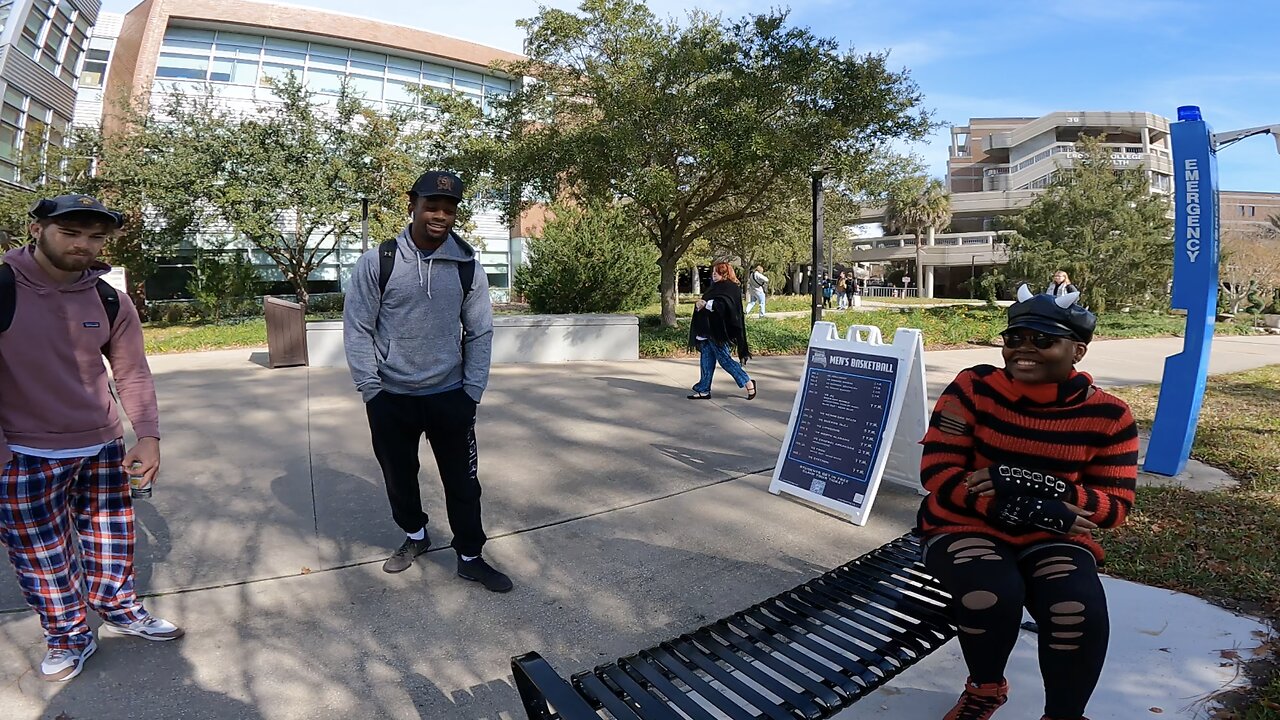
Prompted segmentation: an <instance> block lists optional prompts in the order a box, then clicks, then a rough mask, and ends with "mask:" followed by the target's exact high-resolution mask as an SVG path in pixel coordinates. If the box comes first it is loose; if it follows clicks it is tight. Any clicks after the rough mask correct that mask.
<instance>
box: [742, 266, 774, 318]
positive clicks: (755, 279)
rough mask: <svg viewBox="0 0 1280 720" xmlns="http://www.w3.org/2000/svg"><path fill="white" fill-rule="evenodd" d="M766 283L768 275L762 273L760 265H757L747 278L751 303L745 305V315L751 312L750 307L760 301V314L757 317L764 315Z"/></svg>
mask: <svg viewBox="0 0 1280 720" xmlns="http://www.w3.org/2000/svg"><path fill="white" fill-rule="evenodd" d="M768 285H769V276H768V275H765V274H764V268H763V267H762V266H760V265H757V266H756V267H755V269H754V270H752V271H751V277H749V278H748V279H747V287H748V288H749V289H750V290H751V303H750V304H748V305H747V312H746V314H747V315H750V314H751V309H752V308H754V307H755V306H756V303H760V315H759V316H758V317H764V301H765V288H766V287H768Z"/></svg>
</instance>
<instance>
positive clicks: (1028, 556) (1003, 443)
mask: <svg viewBox="0 0 1280 720" xmlns="http://www.w3.org/2000/svg"><path fill="white" fill-rule="evenodd" d="M1078 298H1079V293H1070V294H1068V295H1064V296H1061V297H1056V298H1055V297H1054V296H1052V295H1047V294H1045V295H1034V296H1033V295H1032V294H1031V291H1030V290H1028V289H1027V287H1026V286H1025V285H1023V286H1022V287H1021V288H1019V290H1018V302H1017V303H1016V304H1014V305H1013V306H1011V307H1010V308H1009V327H1008V329H1007V330H1005V331H1004V332H1003V333H1002V336H1003V338H1004V348H1003V354H1004V368H1003V369H1001V368H996V367H993V366H991V365H979V366H977V367H972V368H969V369H968V370H965V371H963V372H961V373H960V374H959V375H958V376H956V379H955V380H954V381H953V382H952V383H951V384H950V385H949V386H948V387H947V389H946V390H945V391H944V392H943V394H942V396H941V397H940V398H939V399H938V404H937V406H936V407H935V408H934V411H933V415H932V417H931V418H930V420H929V431H928V433H927V434H926V435H925V438H924V459H923V462H922V463H921V468H920V476H921V482H922V483H923V485H924V487H925V489H926V490H928V491H929V495H928V497H926V498H925V499H924V501H923V502H922V503H921V507H920V514H919V519H918V526H917V531H918V532H919V533H920V534H922V535H924V536H925V548H926V550H925V565H926V566H927V567H928V569H929V571H930V572H931V573H932V574H933V575H934V576H935V577H936V578H938V580H939V581H940V582H941V583H942V585H943V587H945V588H946V589H947V591H948V592H949V593H950V594H951V596H952V597H953V598H954V612H955V622H956V624H957V625H958V626H959V628H960V636H959V639H960V648H961V651H962V652H963V653H964V659H965V664H966V665H967V666H968V670H969V678H968V681H967V682H966V683H965V688H964V693H963V694H962V695H961V696H960V700H959V701H958V702H957V703H956V705H955V707H954V708H952V709H951V711H950V712H948V713H947V714H946V716H945V718H944V720H986V719H987V718H990V717H991V715H992V714H993V713H994V712H995V711H996V709H997V708H999V707H1000V706H1001V705H1003V704H1004V702H1005V700H1006V699H1007V698H1008V692H1009V685H1008V683H1007V682H1006V681H1005V677H1004V669H1005V665H1006V663H1007V662H1008V659H1009V654H1010V653H1011V652H1012V651H1013V647H1014V644H1015V643H1016V641H1017V639H1018V631H1019V626H1020V624H1021V622H1022V608H1023V607H1024V606H1025V607H1026V608H1027V610H1028V611H1030V613H1031V616H1032V617H1033V618H1035V620H1036V622H1037V624H1038V625H1039V628H1040V636H1039V643H1040V647H1039V653H1040V672H1041V674H1042V675H1043V678H1044V692H1045V709H1044V718H1045V719H1046V720H1080V719H1081V718H1083V717H1084V710H1085V705H1086V704H1088V702H1089V697H1090V695H1092V694H1093V690H1094V687H1095V686H1096V685H1097V683H1098V677H1099V676H1100V675H1101V673H1102V664H1103V660H1104V659H1105V657H1106V654H1107V639H1108V636H1109V634H1110V628H1109V625H1108V620H1107V600H1106V596H1105V595H1104V593H1103V589H1102V583H1101V581H1100V580H1099V579H1098V563H1099V562H1101V561H1102V557H1103V552H1102V548H1101V546H1099V545H1098V543H1097V541H1096V540H1094V538H1093V532H1094V531H1095V530H1097V529H1102V528H1112V527H1116V526H1117V525H1119V524H1121V523H1122V522H1124V520H1125V516H1126V515H1127V514H1128V512H1129V509H1130V507H1131V506H1132V505H1133V498H1134V486H1135V481H1136V478H1137V460H1138V431H1137V427H1136V426H1135V425H1134V421H1133V415H1132V414H1131V413H1130V411H1129V406H1128V405H1126V404H1125V402H1124V401H1123V400H1120V399H1119V398H1116V397H1114V396H1112V395H1109V394H1107V393H1106V392H1103V391H1102V390H1099V389H1098V388H1096V387H1094V385H1093V378H1091V377H1089V375H1087V374H1085V373H1081V372H1077V371H1076V369H1075V365H1076V363H1078V362H1080V360H1082V359H1083V358H1084V356H1085V352H1086V351H1087V350H1088V345H1089V341H1090V340H1092V339H1093V331H1094V327H1095V326H1096V325H1097V317H1096V316H1095V315H1094V314H1093V313H1091V312H1089V311H1088V310H1086V309H1085V308H1083V307H1081V306H1080V305H1078V304H1076V300H1077V299H1078Z"/></svg>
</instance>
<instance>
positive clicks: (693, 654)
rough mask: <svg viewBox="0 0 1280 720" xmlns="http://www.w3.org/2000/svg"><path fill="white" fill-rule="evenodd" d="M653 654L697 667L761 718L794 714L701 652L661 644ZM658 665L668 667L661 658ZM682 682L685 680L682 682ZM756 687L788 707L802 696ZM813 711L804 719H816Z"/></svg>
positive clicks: (777, 719)
mask: <svg viewBox="0 0 1280 720" xmlns="http://www.w3.org/2000/svg"><path fill="white" fill-rule="evenodd" d="M695 650H696V649H695ZM654 654H655V655H656V656H658V657H659V659H663V658H664V656H668V655H669V656H671V657H672V660H674V661H684V662H688V663H692V664H694V665H697V666H698V668H699V669H700V670H702V671H703V672H704V673H706V674H707V675H708V676H709V677H711V678H713V679H715V680H716V681H717V682H719V683H720V684H721V685H724V686H725V687H727V688H729V690H731V691H732V692H733V693H734V694H736V695H737V696H738V697H740V698H742V699H743V700H745V701H746V702H748V703H750V704H751V705H752V706H753V707H756V708H759V709H760V711H761V712H763V713H764V714H765V716H766V717H768V718H769V720H794V715H792V713H790V712H788V711H787V710H786V708H785V707H784V706H782V705H778V704H777V703H775V702H773V701H771V700H769V699H768V698H766V697H765V696H764V695H761V694H760V693H759V691H757V690H755V689H754V688H751V687H750V686H748V685H747V684H746V683H744V682H742V681H741V680H739V679H738V678H736V677H734V676H733V675H732V674H731V673H729V672H728V671H726V670H725V669H724V668H723V667H720V665H719V664H717V663H716V662H715V661H714V660H713V659H711V658H710V657H708V656H707V655H706V654H705V653H703V652H700V651H685V652H681V651H680V650H679V649H678V648H677V647H675V646H672V645H669V644H666V643H664V644H663V648H662V649H660V650H655V651H654ZM662 664H663V665H664V666H667V667H670V665H668V663H667V662H666V660H665V659H663V662H662ZM744 665H746V666H747V667H750V664H748V663H744ZM754 669H755V668H752V670H754ZM744 674H745V673H744ZM686 682H688V681H687V680H686ZM775 683H776V681H775ZM757 684H758V685H760V686H761V687H764V688H765V690H768V691H769V692H772V693H773V694H774V695H776V696H777V697H779V698H781V699H782V701H783V702H784V703H789V704H790V705H791V706H792V707H795V706H796V705H795V701H796V700H801V699H802V696H800V695H798V694H796V693H794V692H788V693H786V694H779V693H777V692H774V691H773V689H772V688H769V687H767V686H765V685H763V684H761V683H757ZM779 686H780V685H779ZM703 697H707V698H708V699H711V698H710V697H708V696H706V695H704V696H703ZM808 705H810V706H813V704H812V703H808ZM716 706H717V707H719V703H717V705H716ZM816 712H817V707H816V706H813V707H812V710H811V711H810V712H805V713H803V714H804V716H805V717H806V718H815V719H816V718H818V717H820V715H817V714H815V713H816Z"/></svg>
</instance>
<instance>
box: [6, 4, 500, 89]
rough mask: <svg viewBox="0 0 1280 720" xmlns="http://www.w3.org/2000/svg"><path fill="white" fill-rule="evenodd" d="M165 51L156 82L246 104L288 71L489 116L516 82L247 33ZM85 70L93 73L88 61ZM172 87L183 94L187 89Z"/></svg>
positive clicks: (185, 40) (174, 43)
mask: <svg viewBox="0 0 1280 720" xmlns="http://www.w3.org/2000/svg"><path fill="white" fill-rule="evenodd" d="M0 2H3V0H0ZM161 50H162V52H161V54H160V60H159V62H158V63H157V67H156V80H157V81H163V80H169V81H197V82H199V81H208V82H211V83H215V84H220V85H222V84H225V85H231V86H235V87H229V88H225V89H224V90H223V91H222V92H223V94H224V96H225V97H231V96H233V95H234V96H235V97H240V98H243V99H248V100H253V99H255V98H256V99H259V100H262V99H265V96H264V95H261V94H257V95H255V94H254V92H253V91H252V90H251V89H252V88H255V87H267V86H269V85H270V84H271V81H273V80H280V79H282V78H284V77H285V75H286V74H287V73H289V72H290V71H292V72H296V73H297V75H298V77H300V78H304V79H305V82H306V84H307V86H308V87H309V88H310V89H311V90H312V91H313V92H316V93H320V94H323V95H330V96H331V95H337V94H338V93H339V92H340V91H341V88H342V82H343V80H344V79H346V78H350V84H351V87H352V89H353V90H354V91H355V93H356V94H358V95H361V96H363V97H364V99H365V100H366V101H368V102H370V103H373V104H375V105H382V104H383V103H387V104H392V103H394V104H398V105H417V104H420V103H419V101H418V99H417V96H416V95H415V94H414V93H413V92H412V87H413V86H418V85H422V86H427V87H432V88H436V89H440V90H446V91H452V92H458V93H462V94H464V95H465V96H466V97H467V98H469V99H470V100H472V101H473V102H475V103H476V104H477V105H479V106H480V107H481V108H482V109H484V110H485V111H491V103H492V102H493V101H495V100H497V99H498V98H500V97H505V96H507V95H509V94H510V93H511V91H512V87H513V81H512V80H511V79H509V78H504V77H497V76H495V75H490V74H487V73H483V72H478V71H469V70H463V69H460V68H453V67H450V66H448V65H441V64H437V63H431V62H422V61H419V60H414V59H411V58H406V57H396V56H394V55H390V56H389V55H385V54H383V53H376V52H370V51H366V50H359V49H350V48H344V47H341V46H337V45H329V44H323V43H308V42H304V41H300V40H287V39H283V38H273V37H265V36H261V35H249V34H245V33H233V32H222V31H216V32H215V31H208V30H198V29H194V28H182V27H171V28H169V29H168V30H167V31H166V32H165V36H164V40H163V44H162V48H161ZM94 67H96V66H94ZM104 69H105V68H104ZM85 72H86V74H88V73H89V72H90V65H89V63H88V62H86V64H85ZM88 80H89V81H94V80H95V78H92V77H91V78H89V79H88ZM103 80H104V79H97V82H98V83H99V84H100V83H101V82H103ZM170 85H175V83H164V84H163V85H160V86H158V87H157V89H158V90H163V89H164V87H165V86H170ZM87 86H88V85H86V87H87ZM172 89H173V90H178V89H181V90H185V87H183V88H178V87H176V86H175V87H173V88H172ZM192 89H193V90H194V89H195V88H194V87H193V88H192ZM246 91H248V94H245V93H246ZM327 102H332V100H331V99H330V100H329V101H327Z"/></svg>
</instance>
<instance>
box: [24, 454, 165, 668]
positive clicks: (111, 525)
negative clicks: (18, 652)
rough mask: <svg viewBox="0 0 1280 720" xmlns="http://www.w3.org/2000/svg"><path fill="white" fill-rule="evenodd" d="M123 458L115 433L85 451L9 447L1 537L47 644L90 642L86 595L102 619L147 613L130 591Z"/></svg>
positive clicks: (129, 507)
mask: <svg viewBox="0 0 1280 720" xmlns="http://www.w3.org/2000/svg"><path fill="white" fill-rule="evenodd" d="M123 459H124V443H123V442H122V441H120V440H116V441H115V442H113V443H111V444H110V445H107V446H106V447H105V448H103V449H102V452H100V453H98V455H97V456H96V457H91V458H72V459H67V460H49V459H46V458H39V457H32V456H30V455H21V454H17V453H15V454H14V456H13V460H11V461H10V462H9V464H8V465H6V466H5V467H4V472H3V474H0V541H3V543H4V546H5V547H6V548H7V549H8V551H9V562H10V563H12V565H13V569H14V571H16V572H17V574H18V584H19V586H21V588H22V594H23V597H24V598H25V599H26V601H27V604H28V605H30V606H31V609H32V610H35V611H36V614H38V615H39V616H40V624H41V625H43V626H44V633H45V641H46V642H47V643H48V645H49V647H50V648H67V649H79V648H83V647H86V646H87V645H88V644H89V641H90V638H91V637H92V635H91V633H92V631H91V630H90V629H89V625H88V623H87V622H86V609H85V605H86V600H87V601H88V605H89V606H90V607H92V608H93V609H94V610H95V611H97V613H98V614H99V615H101V616H102V618H103V619H104V620H106V621H107V622H111V623H115V624H118V625H127V624H129V623H132V622H135V621H137V620H143V619H145V618H146V617H147V614H146V611H145V610H143V608H142V604H141V603H140V602H139V601H138V598H137V595H136V594H135V592H134V576H133V541H134V534H133V504H132V501H131V499H130V497H129V480H128V477H127V476H126V475H125V473H124V469H123V468H122V467H121V461H122V460H123ZM73 528H74V530H75V535H76V538H77V541H78V543H79V548H78V550H79V552H78V553H77V552H76V550H77V547H76V546H75V545H74V544H73V540H72V529H73ZM77 556H78V557H77Z"/></svg>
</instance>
